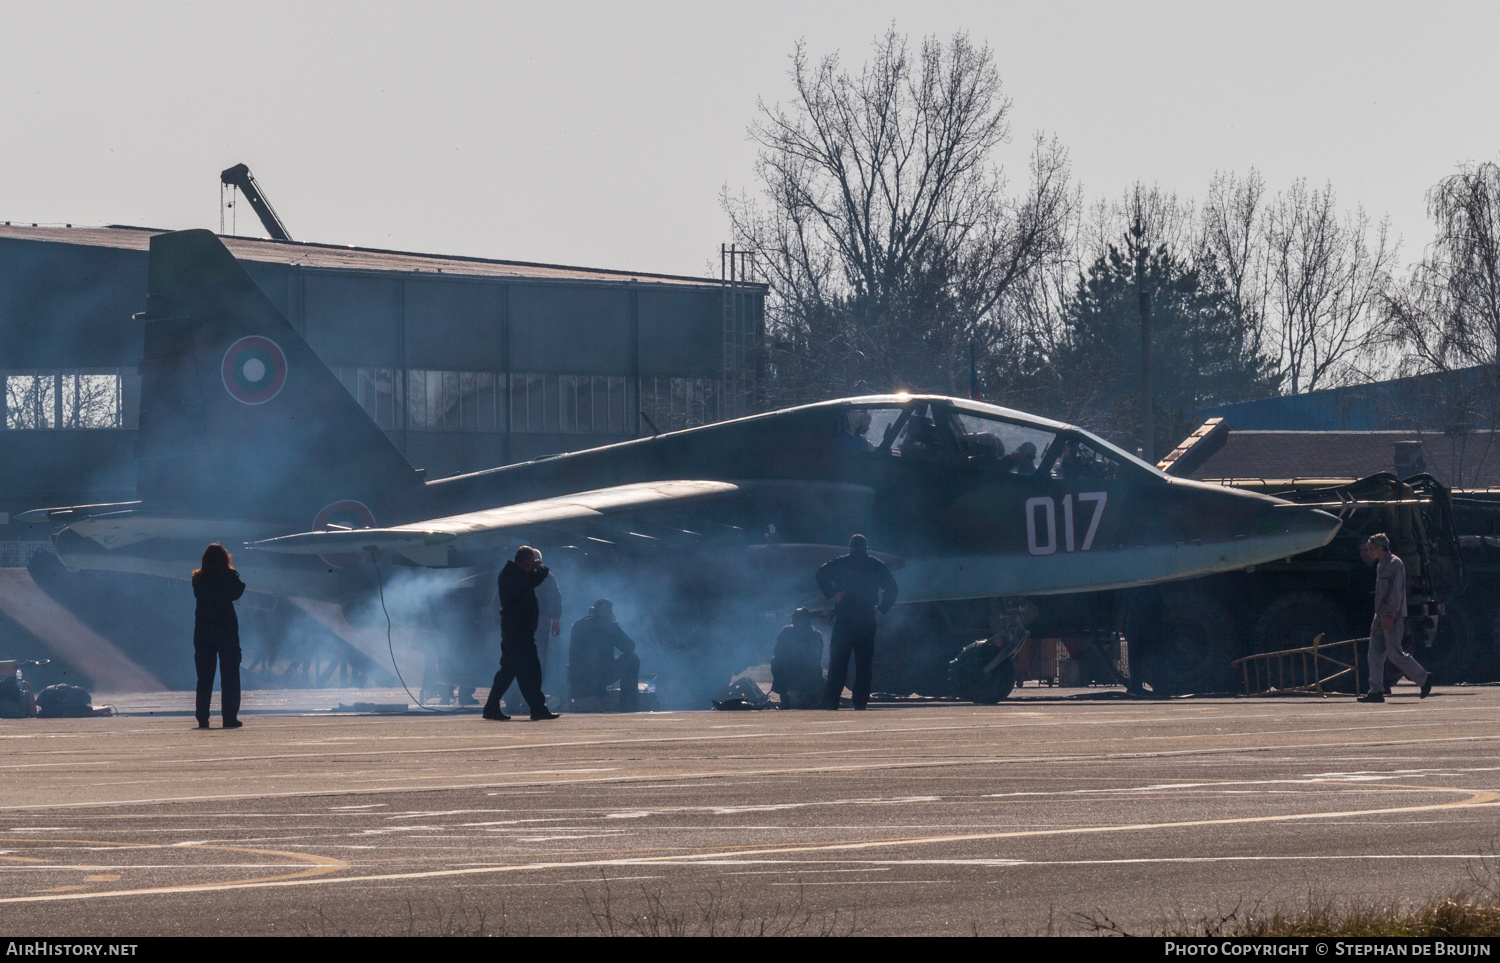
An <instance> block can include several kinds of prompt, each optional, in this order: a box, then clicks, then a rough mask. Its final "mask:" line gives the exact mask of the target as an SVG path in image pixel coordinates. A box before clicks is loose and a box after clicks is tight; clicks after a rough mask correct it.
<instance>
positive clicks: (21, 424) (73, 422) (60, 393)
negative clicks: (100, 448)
mask: <svg viewBox="0 0 1500 963" xmlns="http://www.w3.org/2000/svg"><path fill="white" fill-rule="evenodd" d="M0 381H3V382H4V386H5V390H4V392H3V393H0V404H3V405H4V412H3V414H4V419H3V424H4V425H5V427H6V428H8V429H13V430H26V429H34V428H122V427H124V425H125V420H124V414H125V398H124V384H123V381H124V379H123V378H122V377H121V371H120V369H118V368H109V369H79V368H74V369H70V370H66V371H6V372H0Z"/></svg>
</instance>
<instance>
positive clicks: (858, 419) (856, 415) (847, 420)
mask: <svg viewBox="0 0 1500 963" xmlns="http://www.w3.org/2000/svg"><path fill="white" fill-rule="evenodd" d="M900 417H901V409H900V408H894V407H892V408H876V407H870V408H846V409H844V410H841V411H839V412H838V413H837V415H836V416H835V423H834V433H833V443H834V445H836V446H837V447H839V448H847V449H849V450H851V451H875V450H877V449H879V448H880V447H881V446H882V445H884V444H886V443H887V442H888V441H890V439H889V438H887V437H886V436H887V435H889V434H891V433H892V430H893V429H894V428H895V427H896V419H898V418H900Z"/></svg>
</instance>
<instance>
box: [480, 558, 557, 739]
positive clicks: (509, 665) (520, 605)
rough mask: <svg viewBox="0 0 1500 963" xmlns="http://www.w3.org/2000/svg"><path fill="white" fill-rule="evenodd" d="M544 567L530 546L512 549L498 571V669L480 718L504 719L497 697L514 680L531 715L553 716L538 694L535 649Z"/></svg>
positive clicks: (539, 679)
mask: <svg viewBox="0 0 1500 963" xmlns="http://www.w3.org/2000/svg"><path fill="white" fill-rule="evenodd" d="M547 574H548V569H547V566H545V565H543V564H542V553H541V552H538V551H537V550H536V549H534V548H532V547H531V546H530V545H522V546H521V547H520V548H518V549H517V550H516V557H515V559H513V560H512V561H509V562H506V563H505V567H504V568H503V569H501V570H500V578H499V579H498V580H497V583H496V588H497V591H498V592H499V594H500V671H499V672H496V673H495V683H494V685H492V686H491V687H490V697H489V698H488V699H486V700H485V703H484V718H486V719H494V720H497V721H500V722H505V721H507V720H509V719H510V716H508V715H506V714H505V713H503V712H501V711H500V697H501V696H503V695H504V694H505V690H506V689H509V688H510V684H511V682H512V681H514V682H515V683H516V684H517V685H519V686H520V689H521V698H523V699H525V700H526V704H527V706H529V707H530V709H531V718H532V719H533V720H538V719H556V718H557V713H555V712H553V711H551V710H550V709H548V708H547V697H546V695H544V694H543V693H542V662H541V659H540V658H539V657H538V656H537V651H536V626H537V622H538V621H539V620H540V618H541V610H540V608H539V606H538V605H537V598H536V590H537V586H539V585H541V584H542V583H543V582H545V581H546V580H547Z"/></svg>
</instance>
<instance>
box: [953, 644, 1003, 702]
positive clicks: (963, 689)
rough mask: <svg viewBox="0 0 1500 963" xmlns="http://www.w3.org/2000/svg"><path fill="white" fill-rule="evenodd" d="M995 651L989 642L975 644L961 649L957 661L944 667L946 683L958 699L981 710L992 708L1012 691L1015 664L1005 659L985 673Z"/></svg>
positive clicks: (996, 650)
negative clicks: (985, 707) (982, 707)
mask: <svg viewBox="0 0 1500 963" xmlns="http://www.w3.org/2000/svg"><path fill="white" fill-rule="evenodd" d="M998 652H999V650H998V649H996V647H995V646H993V645H991V644H990V643H989V642H975V643H973V644H971V645H967V646H965V647H964V650H963V651H962V652H960V653H959V654H958V658H956V659H954V660H953V661H952V662H950V663H948V681H949V683H950V684H951V686H952V689H953V692H954V694H955V695H957V696H958V697H959V698H960V699H966V700H968V701H969V702H973V703H976V704H978V705H982V706H992V705H994V704H995V703H997V702H999V701H1000V700H1001V699H1004V698H1005V697H1006V696H1008V695H1010V692H1011V690H1012V689H1014V688H1015V687H1016V660H1015V659H1014V658H1010V659H1006V660H1004V661H1003V662H1001V663H1000V664H999V665H996V666H994V667H993V668H991V669H990V670H989V672H988V673H986V672H985V668H986V667H987V666H989V664H990V663H991V662H993V661H994V659H995V656H996V655H997V654H998Z"/></svg>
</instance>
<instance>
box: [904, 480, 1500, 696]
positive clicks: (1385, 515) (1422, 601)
mask: <svg viewBox="0 0 1500 963" xmlns="http://www.w3.org/2000/svg"><path fill="white" fill-rule="evenodd" d="M1223 484H1225V485H1226V486H1229V487H1235V488H1243V489H1247V490H1251V491H1256V492H1259V493H1262V494H1267V495H1274V496H1276V497H1277V498H1282V499H1285V500H1287V501H1293V502H1297V503H1299V504H1303V505H1309V506H1312V505H1317V506H1321V507H1323V508H1324V509H1325V510H1327V511H1329V512H1332V513H1335V514H1338V515H1339V516H1340V517H1341V518H1342V519H1343V525H1342V527H1341V528H1340V530H1339V532H1338V534H1337V535H1336V536H1335V538H1334V539H1333V541H1331V542H1329V543H1328V544H1327V545H1326V546H1324V547H1322V548H1319V549H1316V550H1314V551H1310V552H1305V553H1303V554H1300V555H1295V556H1292V557H1289V558H1285V559H1280V560H1277V561H1274V562H1271V563H1266V564H1260V565H1254V566H1250V567H1248V568H1245V569H1242V570H1238V571H1234V572H1227V573H1223V574H1219V575H1212V576H1207V577H1204V578H1197V579H1190V580H1186V581H1181V582H1172V583H1168V584H1165V585H1160V586H1151V587H1147V588H1138V589H1130V590H1121V591H1112V592H1092V593H1081V594H1072V595H1054V596H1040V597H1033V598H1031V599H1029V600H1028V601H1029V603H1030V604H1029V606H1028V607H1029V608H1030V609H1032V611H1031V612H1030V613H1029V621H1028V626H1027V627H1028V629H1029V631H1030V632H1031V635H1032V636H1033V637H1035V638H1038V639H1040V638H1055V639H1058V640H1060V642H1061V643H1062V644H1063V645H1064V646H1065V647H1066V648H1067V649H1068V651H1069V652H1070V653H1073V657H1074V659H1075V660H1080V661H1083V662H1085V664H1086V666H1087V668H1088V671H1089V673H1090V676H1089V678H1090V679H1091V680H1092V681H1095V682H1101V683H1111V682H1117V683H1121V684H1125V685H1127V686H1128V687H1130V688H1131V689H1132V690H1135V691H1139V692H1142V693H1147V694H1156V695H1172V694H1181V693H1189V692H1194V693H1208V692H1232V691H1236V690H1237V689H1238V687H1239V680H1238V679H1237V677H1236V676H1235V675H1234V674H1233V673H1232V671H1231V665H1230V664H1231V663H1232V662H1233V661H1234V660H1235V659H1238V658H1240V657H1242V656H1246V655H1251V654H1254V653H1260V652H1275V651H1281V650H1284V649H1294V648H1301V647H1304V646H1307V645H1310V644H1312V641H1313V639H1314V638H1315V637H1317V636H1319V635H1321V636H1323V639H1324V640H1325V641H1327V642H1333V641H1339V640H1345V639H1350V638H1359V637H1363V636H1365V635H1367V634H1368V632H1369V628H1368V627H1369V620H1370V618H1371V613H1372V606H1373V595H1374V582H1375V578H1374V572H1373V571H1372V570H1371V568H1370V567H1369V566H1366V565H1365V564H1364V563H1363V562H1361V560H1360V557H1359V545H1360V543H1361V542H1362V541H1363V540H1364V539H1365V538H1366V537H1367V536H1369V535H1371V534H1374V533H1375V532H1385V533H1386V534H1387V535H1389V536H1390V539H1391V547H1392V550H1393V551H1394V552H1395V553H1396V554H1397V555H1399V556H1401V558H1402V559H1403V560H1404V561H1405V563H1406V568H1407V579H1408V585H1407V603H1408V612H1409V618H1408V622H1407V627H1408V628H1407V631H1408V643H1407V647H1408V649H1409V651H1411V652H1412V653H1413V654H1414V655H1415V657H1416V659H1417V661H1419V662H1421V663H1422V664H1423V665H1424V666H1426V667H1427V668H1428V669H1430V670H1431V671H1432V672H1433V673H1434V676H1435V678H1436V680H1437V682H1438V683H1439V684H1450V683H1453V682H1459V681H1467V680H1471V679H1473V678H1476V674H1477V673H1482V672H1485V671H1493V669H1489V668H1486V666H1488V665H1489V664H1490V660H1489V659H1488V658H1486V653H1488V652H1489V651H1491V650H1493V649H1494V645H1493V644H1492V643H1491V639H1492V638H1493V637H1496V636H1495V633H1497V632H1500V607H1497V606H1496V604H1495V602H1494V601H1493V600H1494V598H1495V593H1494V592H1492V591H1491V590H1490V586H1491V585H1496V584H1500V490H1497V491H1492V492H1482V493H1480V492H1463V493H1459V494H1458V495H1456V496H1455V495H1454V494H1453V493H1450V492H1449V490H1448V489H1446V488H1445V487H1444V486H1443V485H1442V484H1441V483H1439V482H1438V480H1437V479H1435V478H1433V477H1432V476H1431V475H1425V474H1423V475H1415V476H1413V477H1410V478H1407V479H1405V480H1404V481H1403V480H1401V479H1398V478H1397V477H1396V476H1395V475H1393V474H1389V473H1381V474H1376V475H1372V476H1370V477H1368V478H1363V479H1359V480H1356V481H1349V480H1347V479H1313V478H1300V479H1284V480H1266V479H1254V480H1246V479H1237V480H1233V481H1226V482H1223ZM1486 526H1488V527H1486ZM1461 531H1462V533H1463V534H1460V532H1461ZM1471 568H1472V569H1474V570H1475V576H1476V579H1477V581H1476V583H1475V585H1474V586H1473V587H1471V586H1470V584H1469V583H1470V574H1469V572H1470V569H1471ZM996 611H997V606H996V603H995V602H994V601H993V600H976V601H974V602H967V603H959V602H946V603H933V604H928V605H913V606H902V607H900V609H899V610H898V617H897V618H896V619H894V620H893V621H892V623H891V624H890V626H889V627H888V629H883V630H882V639H883V640H884V641H883V642H882V645H881V646H880V648H879V649H878V650H877V663H876V679H875V687H876V688H877V689H887V690H890V691H901V692H924V693H928V694H934V695H952V696H964V695H965V693H969V692H981V693H983V694H984V696H985V698H983V699H980V700H978V701H986V702H989V701H996V700H997V699H998V698H1003V697H1004V695H1005V694H1008V693H1009V692H1010V689H1011V685H1012V684H1013V682H1014V673H1015V669H1014V666H1013V665H1012V664H1006V665H1004V666H995V667H993V669H992V671H991V675H990V676H989V677H987V678H986V679H985V680H983V682H982V683H981V682H980V681H979V680H968V684H966V685H965V684H958V685H955V682H954V680H953V679H952V678H950V675H949V672H948V665H949V663H950V662H951V661H952V660H954V659H957V658H958V657H959V654H960V652H961V651H962V650H963V648H964V646H965V645H967V644H969V643H971V642H973V641H974V640H975V639H977V638H985V637H987V636H989V635H991V633H992V631H993V627H994V626H995V625H996V624H997V623H996ZM1121 648H1123V649H1124V650H1125V651H1126V652H1127V653H1128V665H1129V669H1128V672H1126V673H1122V672H1119V671H1118V668H1117V665H1116V656H1117V653H1118V652H1119V651H1120V649H1121ZM969 662H973V663H974V664H975V665H982V666H988V665H989V660H977V661H976V660H975V659H973V658H972V653H971V654H970V656H969V657H967V658H966V659H964V660H960V665H959V666H957V667H956V668H959V669H962V668H963V666H964V665H965V664H967V663H969Z"/></svg>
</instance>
